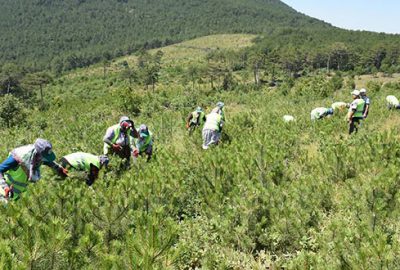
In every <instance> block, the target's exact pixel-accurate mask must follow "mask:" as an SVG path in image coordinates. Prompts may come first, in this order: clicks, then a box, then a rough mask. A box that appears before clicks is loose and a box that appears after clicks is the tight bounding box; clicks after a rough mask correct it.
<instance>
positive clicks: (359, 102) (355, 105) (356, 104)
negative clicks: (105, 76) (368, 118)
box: [349, 97, 365, 119]
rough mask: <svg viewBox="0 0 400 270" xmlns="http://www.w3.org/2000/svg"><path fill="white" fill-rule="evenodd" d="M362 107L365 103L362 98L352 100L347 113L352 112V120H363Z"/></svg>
mask: <svg viewBox="0 0 400 270" xmlns="http://www.w3.org/2000/svg"><path fill="white" fill-rule="evenodd" d="M364 107H365V101H364V99H362V98H360V97H359V98H357V99H354V100H353V102H352V103H351V104H350V109H349V111H352V110H353V111H354V115H353V117H354V118H360V119H362V118H364Z"/></svg>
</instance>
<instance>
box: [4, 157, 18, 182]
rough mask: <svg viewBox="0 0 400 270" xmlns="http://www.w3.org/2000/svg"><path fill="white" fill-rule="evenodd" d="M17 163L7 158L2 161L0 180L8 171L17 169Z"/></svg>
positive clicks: (11, 158)
mask: <svg viewBox="0 0 400 270" xmlns="http://www.w3.org/2000/svg"><path fill="white" fill-rule="evenodd" d="M18 165H19V164H18V162H17V161H16V160H15V159H14V158H13V157H12V156H9V157H8V158H7V159H6V160H4V161H3V162H2V163H1V164H0V179H3V177H4V176H3V174H4V173H5V172H7V171H8V170H10V169H14V168H16V167H18Z"/></svg>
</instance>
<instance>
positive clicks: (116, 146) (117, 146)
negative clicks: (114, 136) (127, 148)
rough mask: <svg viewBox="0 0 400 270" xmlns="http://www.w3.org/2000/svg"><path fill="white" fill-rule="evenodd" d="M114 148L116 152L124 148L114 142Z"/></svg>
mask: <svg viewBox="0 0 400 270" xmlns="http://www.w3.org/2000/svg"><path fill="white" fill-rule="evenodd" d="M112 149H113V150H114V152H119V151H121V150H122V146H121V145H118V144H115V143H114V144H113V145H112Z"/></svg>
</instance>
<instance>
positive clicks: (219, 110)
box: [212, 101, 226, 122]
mask: <svg viewBox="0 0 400 270" xmlns="http://www.w3.org/2000/svg"><path fill="white" fill-rule="evenodd" d="M224 107H225V104H224V103H223V102H222V101H218V102H217V107H215V108H214V109H213V110H212V111H213V112H217V113H219V114H220V115H221V117H222V121H223V122H225V121H226V119H225V108H224Z"/></svg>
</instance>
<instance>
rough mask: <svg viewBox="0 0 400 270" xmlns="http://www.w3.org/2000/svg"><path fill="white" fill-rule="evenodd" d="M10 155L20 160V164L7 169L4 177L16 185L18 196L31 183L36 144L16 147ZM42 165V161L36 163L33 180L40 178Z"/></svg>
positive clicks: (9, 183)
mask: <svg viewBox="0 0 400 270" xmlns="http://www.w3.org/2000/svg"><path fill="white" fill-rule="evenodd" d="M10 155H11V156H12V157H13V158H14V159H15V160H16V161H17V162H18V164H19V166H18V167H17V168H15V169H14V170H13V169H11V170H9V171H7V172H6V173H5V174H4V177H5V180H6V183H7V184H8V185H13V186H14V193H15V195H16V196H15V198H18V197H19V194H20V193H22V192H24V191H26V188H27V186H28V184H29V181H28V179H29V170H30V167H31V164H32V163H33V162H34V158H35V156H36V150H35V146H34V145H33V144H29V145H25V146H21V147H18V148H15V149H14V150H13V151H12V152H11V153H10ZM40 165H41V161H40V162H38V163H37V164H34V168H33V175H32V181H33V182H35V181H38V180H39V179H40Z"/></svg>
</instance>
